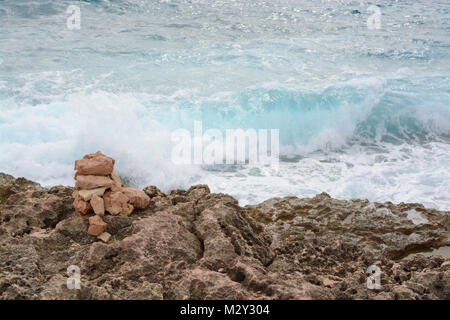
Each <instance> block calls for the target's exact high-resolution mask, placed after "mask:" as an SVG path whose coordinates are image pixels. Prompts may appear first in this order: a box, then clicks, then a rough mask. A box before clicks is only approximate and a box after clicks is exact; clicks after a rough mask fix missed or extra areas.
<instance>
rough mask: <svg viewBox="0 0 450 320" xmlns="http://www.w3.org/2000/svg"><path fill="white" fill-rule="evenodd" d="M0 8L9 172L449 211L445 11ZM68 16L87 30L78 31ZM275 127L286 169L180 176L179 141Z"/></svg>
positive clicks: (397, 7)
mask: <svg viewBox="0 0 450 320" xmlns="http://www.w3.org/2000/svg"><path fill="white" fill-rule="evenodd" d="M374 4H375V3H372V2H369V1H343V0H341V1H339V0H336V1H332V0H329V1H328V0H322V1H313V0H311V1H300V0H299V1H293V0H290V1H289V0H285V1H280V0H276V1H259V0H255V1H253V0H240V1H232V0H224V1H214V0H159V1H137V0H109V1H106V0H104V1H102V0H97V1H50V0H42V1H37V0H34V1H30V0H20V1H19V0H3V1H0V111H1V113H0V151H1V152H0V171H3V172H7V173H10V174H13V175H15V176H24V177H26V178H29V179H32V180H35V181H38V182H41V183H42V184H44V185H52V184H57V183H61V184H73V178H72V176H73V162H74V160H75V159H77V158H80V157H82V156H83V154H86V153H90V152H95V151H97V150H102V151H103V152H104V153H105V154H108V155H110V156H112V157H114V158H115V159H116V163H117V165H116V167H117V169H118V171H119V173H120V174H121V175H122V176H125V177H127V179H128V180H130V181H131V182H132V183H134V184H135V185H137V186H140V187H142V186H144V185H149V184H152V185H157V186H159V187H161V188H163V189H165V190H168V189H170V188H176V187H187V186H189V185H191V184H194V183H208V184H209V185H210V187H211V189H212V191H215V192H226V193H230V194H232V195H233V196H235V197H236V198H238V199H239V201H240V203H241V204H246V203H255V202H259V201H261V200H264V199H267V198H270V197H273V196H286V195H295V196H299V197H304V196H312V195H314V194H316V193H319V192H322V191H325V192H328V193H329V194H330V195H332V196H334V197H337V198H344V199H349V198H368V199H370V200H375V201H388V200H389V201H393V202H401V201H405V202H421V203H423V204H424V205H426V206H429V207H436V208H440V209H445V210H448V209H450V86H449V84H450V82H449V76H450V19H449V13H450V2H449V1H447V0H440V1H432V2H431V1H427V0H414V1H413V0H398V1H390V0H380V1H377V2H376V5H377V8H378V10H379V13H380V28H379V29H376V28H375V29H374V28H369V25H368V23H367V20H368V19H370V16H371V15H372V14H373V12H374V11H373V7H372V9H371V10H369V7H371V6H373V5H374ZM70 5H76V6H78V7H79V8H80V12H81V15H80V29H69V28H68V26H67V19H68V17H69V16H70V15H71V13H70V12H69V13H68V12H67V8H68V7H69V6H70ZM195 120H198V121H202V123H203V126H204V129H205V130H206V129H208V128H218V129H221V130H225V129H228V128H244V129H245V128H254V129H260V128H261V129H271V128H274V129H280V152H281V155H282V156H281V162H280V168H279V171H278V172H275V171H273V170H271V169H270V168H265V167H260V168H258V167H252V168H250V167H246V166H233V167H213V168H211V167H206V166H203V167H202V166H195V165H191V166H180V165H175V164H174V163H172V161H171V157H170V155H171V150H172V148H173V142H172V141H171V133H172V132H173V130H175V129H177V128H186V129H192V126H193V124H194V121H195Z"/></svg>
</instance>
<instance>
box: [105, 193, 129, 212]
mask: <svg viewBox="0 0 450 320" xmlns="http://www.w3.org/2000/svg"><path fill="white" fill-rule="evenodd" d="M103 199H104V202H105V210H106V211H108V212H109V213H110V214H112V215H116V214H124V215H129V214H131V212H133V206H132V205H131V204H130V203H129V198H128V197H127V196H126V195H125V194H124V193H122V192H120V191H107V192H105V194H104V195H103Z"/></svg>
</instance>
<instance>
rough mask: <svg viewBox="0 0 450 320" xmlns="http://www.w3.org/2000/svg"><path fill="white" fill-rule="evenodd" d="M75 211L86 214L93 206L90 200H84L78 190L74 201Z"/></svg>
mask: <svg viewBox="0 0 450 320" xmlns="http://www.w3.org/2000/svg"><path fill="white" fill-rule="evenodd" d="M73 206H74V207H75V212H76V213H78V214H79V215H82V216H84V215H85V214H86V213H89V212H92V206H91V204H90V203H89V201H85V200H83V198H82V197H81V196H80V195H79V193H78V192H75V199H74V201H73Z"/></svg>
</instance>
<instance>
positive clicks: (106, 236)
mask: <svg viewBox="0 0 450 320" xmlns="http://www.w3.org/2000/svg"><path fill="white" fill-rule="evenodd" d="M97 238H98V239H100V240H102V241H103V242H105V243H106V242H108V241H109V239H111V235H110V234H109V233H108V232H103V233H102V234H101V235H99V236H98V237H97Z"/></svg>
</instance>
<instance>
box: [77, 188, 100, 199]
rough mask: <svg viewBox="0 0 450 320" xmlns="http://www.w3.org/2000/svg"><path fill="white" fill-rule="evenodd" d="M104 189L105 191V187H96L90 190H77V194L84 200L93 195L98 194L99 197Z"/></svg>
mask: <svg viewBox="0 0 450 320" xmlns="http://www.w3.org/2000/svg"><path fill="white" fill-rule="evenodd" d="M105 191H106V188H96V189H91V190H79V191H78V194H79V195H80V197H81V198H82V199H83V200H84V201H89V200H91V198H92V197H94V196H99V197H101V196H103V194H104V193H105Z"/></svg>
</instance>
